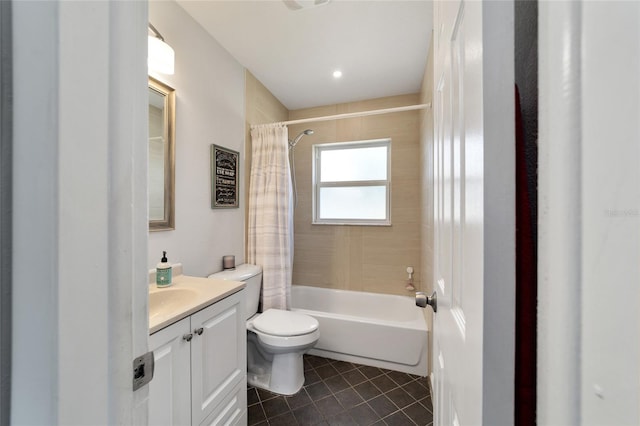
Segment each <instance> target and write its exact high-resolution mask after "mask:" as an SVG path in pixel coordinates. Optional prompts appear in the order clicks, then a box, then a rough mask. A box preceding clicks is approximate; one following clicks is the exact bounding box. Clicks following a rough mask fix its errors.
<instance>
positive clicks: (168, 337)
mask: <svg viewBox="0 0 640 426" xmlns="http://www.w3.org/2000/svg"><path fill="white" fill-rule="evenodd" d="M189 324H190V321H189V318H185V319H183V320H181V321H179V322H177V323H175V324H173V325H171V326H169V327H167V328H164V329H162V330H160V331H158V332H156V333H154V334H152V335H151V337H150V338H149V346H150V347H151V350H152V351H153V357H154V360H155V370H154V374H153V380H151V382H150V383H149V425H151V426H159V425H188V424H191V410H190V402H191V401H190V397H191V377H190V376H191V370H190V362H191V359H190V349H189V346H190V344H189V342H187V341H186V340H184V338H183V336H184V335H185V334H187V333H190V328H191V327H190V326H189Z"/></svg>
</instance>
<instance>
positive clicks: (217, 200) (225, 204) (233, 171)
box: [211, 144, 240, 209]
mask: <svg viewBox="0 0 640 426" xmlns="http://www.w3.org/2000/svg"><path fill="white" fill-rule="evenodd" d="M239 162H240V153H239V152H237V151H233V150H231V149H228V148H225V147H222V146H219V145H215V144H212V145H211V208H212V209H229V208H238V191H239V187H238V183H239V175H238V170H239Z"/></svg>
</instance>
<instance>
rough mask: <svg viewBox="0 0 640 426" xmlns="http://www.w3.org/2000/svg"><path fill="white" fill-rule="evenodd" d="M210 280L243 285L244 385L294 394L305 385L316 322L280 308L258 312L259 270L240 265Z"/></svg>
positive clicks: (256, 267)
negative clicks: (306, 360)
mask: <svg viewBox="0 0 640 426" xmlns="http://www.w3.org/2000/svg"><path fill="white" fill-rule="evenodd" d="M209 278H217V279H221V280H232V281H242V282H244V283H245V284H246V287H245V298H246V302H247V303H246V312H245V317H246V319H247V382H248V383H249V385H251V386H255V387H257V388H261V389H266V390H269V391H271V392H274V393H279V394H282V395H293V394H294V393H297V392H298V391H299V390H300V389H301V388H302V385H303V384H304V367H303V362H302V356H303V355H304V353H305V352H307V351H308V350H309V349H311V348H312V347H313V346H315V344H316V342H317V341H318V338H319V337H320V330H319V329H318V321H317V320H316V319H315V318H313V317H310V316H309V315H303V314H299V313H297V312H292V311H285V310H281V309H267V310H266V311H265V312H263V313H257V312H258V304H259V302H260V289H261V285H262V268H261V267H260V266H256V265H250V264H246V263H245V264H243V265H239V266H237V267H236V268H235V269H234V270H225V271H222V272H217V273H215V274H211V275H209Z"/></svg>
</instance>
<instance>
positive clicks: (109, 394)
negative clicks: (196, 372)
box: [3, 0, 148, 424]
mask: <svg viewBox="0 0 640 426" xmlns="http://www.w3.org/2000/svg"><path fill="white" fill-rule="evenodd" d="M11 5H12V8H13V11H12V18H13V31H12V36H13V47H14V51H13V72H14V76H15V77H16V78H15V79H14V80H13V94H14V98H13V100H14V103H13V107H14V117H13V124H14V128H13V131H14V133H13V148H14V152H13V171H14V173H13V187H12V188H13V262H12V265H13V282H14V283H19V285H14V286H13V300H12V309H13V315H12V318H13V324H12V331H13V338H12V362H13V365H12V379H11V380H12V381H11V423H16V424H146V423H147V405H146V395H147V393H148V389H147V387H143V388H142V389H141V390H139V391H136V392H133V390H132V362H133V359H134V358H135V357H136V356H138V355H140V354H142V353H144V352H146V351H147V350H148V349H147V348H148V325H147V324H148V316H147V315H148V314H147V298H148V296H147V281H148V277H147V267H146V263H147V226H148V225H147V206H146V204H147V196H146V187H147V143H146V141H147V133H148V129H147V121H148V118H147V65H146V52H147V40H146V35H145V33H146V31H147V8H148V5H147V2H107V1H104V2H67V1H63V0H52V1H48V2H21V1H14V2H11ZM3 273H4V271H3ZM88 389H90V391H87V390H88Z"/></svg>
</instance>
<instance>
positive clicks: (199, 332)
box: [193, 327, 204, 336]
mask: <svg viewBox="0 0 640 426" xmlns="http://www.w3.org/2000/svg"><path fill="white" fill-rule="evenodd" d="M203 331H204V328H202V327H200V328H196V329H195V330H193V332H194V333H196V334H197V335H198V336H201V335H202V332H203Z"/></svg>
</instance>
